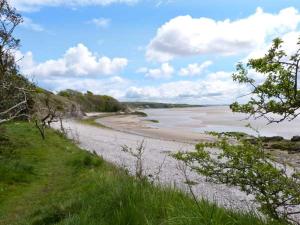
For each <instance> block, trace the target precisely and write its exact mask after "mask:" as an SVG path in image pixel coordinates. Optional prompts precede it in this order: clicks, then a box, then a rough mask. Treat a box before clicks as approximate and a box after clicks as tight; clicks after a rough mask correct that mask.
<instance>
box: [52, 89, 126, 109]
mask: <svg viewBox="0 0 300 225" xmlns="http://www.w3.org/2000/svg"><path fill="white" fill-rule="evenodd" d="M57 95H58V96H61V97H64V98H66V99H68V100H70V101H73V102H76V103H77V104H79V105H80V108H81V110H82V111H84V112H117V111H121V110H124V109H125V106H124V105H123V104H122V103H120V102H119V101H118V100H116V99H115V98H113V97H111V96H107V95H94V94H93V93H92V92H90V91H88V92H86V93H85V94H83V93H81V92H79V91H75V90H71V89H67V90H64V91H60V92H59V93H58V94H57Z"/></svg>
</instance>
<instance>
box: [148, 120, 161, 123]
mask: <svg viewBox="0 0 300 225" xmlns="http://www.w3.org/2000/svg"><path fill="white" fill-rule="evenodd" d="M146 121H149V122H152V123H159V121H158V120H146Z"/></svg>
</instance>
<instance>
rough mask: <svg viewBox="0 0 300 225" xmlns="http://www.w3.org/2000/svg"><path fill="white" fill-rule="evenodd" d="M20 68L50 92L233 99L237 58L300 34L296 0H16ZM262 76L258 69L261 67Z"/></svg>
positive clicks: (184, 99) (206, 101)
mask: <svg viewBox="0 0 300 225" xmlns="http://www.w3.org/2000/svg"><path fill="white" fill-rule="evenodd" d="M11 2H12V4H13V5H14V6H15V7H16V8H17V9H18V10H19V12H20V13H21V14H22V15H23V17H24V24H23V25H21V26H20V27H19V28H18V29H17V31H16V35H17V36H18V37H19V38H20V39H21V41H22V46H21V49H20V52H18V54H19V55H20V56H23V57H24V58H23V61H22V62H20V70H21V71H22V72H23V73H24V74H26V75H27V76H30V77H33V78H34V80H35V81H36V82H37V83H38V84H39V85H40V86H42V87H44V88H47V89H50V90H52V91H59V90H62V89H66V88H72V89H77V90H80V91H83V92H84V91H87V90H91V91H93V92H94V93H97V94H110V95H113V96H114V97H116V98H118V99H120V100H128V101H135V100H140V101H159V102H185V103H199V104H220V103H230V102H232V101H234V100H235V99H236V98H237V97H238V96H240V95H242V94H243V93H244V92H246V91H248V89H247V88H246V87H241V86H238V85H236V84H234V83H233V82H232V80H231V74H232V72H233V71H234V67H235V64H236V63H237V62H238V61H242V60H245V59H247V58H248V57H250V56H259V55H261V54H262V52H264V51H265V50H266V49H267V48H268V46H269V45H270V43H271V40H272V39H273V38H274V37H277V36H280V37H282V38H283V39H284V40H287V42H288V44H286V46H284V47H285V48H286V50H287V51H292V49H294V47H295V46H294V45H293V44H294V43H293V42H296V40H297V38H298V37H299V34H300V33H298V32H299V31H300V30H299V24H300V13H299V12H298V10H300V3H299V1H298V0H281V1H270V0H244V1H238V0H227V1H221V0H211V1H199V0H198V1H196V0H189V1H186V0H185V1H184V0H93V1H92V0H91V1H90V0H85V1H82V0H73V1H71V0H65V1H62V0H61V1H60V0H40V1H39V0H11ZM253 76H256V77H258V78H259V75H258V74H254V75H253Z"/></svg>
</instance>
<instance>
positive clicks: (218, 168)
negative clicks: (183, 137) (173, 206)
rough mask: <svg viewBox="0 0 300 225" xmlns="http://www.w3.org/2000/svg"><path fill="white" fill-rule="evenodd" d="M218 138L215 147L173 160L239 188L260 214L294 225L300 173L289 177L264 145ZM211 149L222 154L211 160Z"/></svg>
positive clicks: (181, 154)
mask: <svg viewBox="0 0 300 225" xmlns="http://www.w3.org/2000/svg"><path fill="white" fill-rule="evenodd" d="M230 137H231V138H232V136H230ZM219 138H220V139H219V140H218V141H217V142H215V143H201V144H198V145H196V151H193V152H185V153H184V152H179V153H177V154H175V155H174V157H175V158H176V159H178V160H181V161H183V162H185V163H186V164H187V165H188V166H189V167H190V168H191V169H192V170H194V171H196V172H197V173H200V174H202V175H205V176H206V177H208V179H209V180H210V181H212V182H215V183H224V184H228V185H233V186H239V187H240V188H241V190H242V191H244V192H246V193H247V194H253V195H254V196H255V199H256V200H257V202H258V203H259V204H260V210H261V211H262V212H263V213H265V214H266V215H268V216H269V217H270V218H273V219H274V220H276V221H281V222H284V221H285V222H288V221H290V222H295V221H294V220H293V215H296V214H300V212H299V210H298V205H300V190H299V185H300V173H297V172H294V173H293V174H290V172H288V171H287V170H286V168H285V167H284V166H279V165H276V164H275V163H273V162H272V161H271V159H270V157H269V155H268V154H267V153H266V152H265V151H264V148H263V145H262V142H260V143H257V144H251V143H250V142H249V141H248V140H241V139H239V136H237V137H236V143H234V144H232V139H230V138H229V137H228V136H226V135H219ZM208 148H217V149H219V150H220V151H219V152H218V153H217V155H216V156H212V154H211V152H210V151H209V149H208Z"/></svg>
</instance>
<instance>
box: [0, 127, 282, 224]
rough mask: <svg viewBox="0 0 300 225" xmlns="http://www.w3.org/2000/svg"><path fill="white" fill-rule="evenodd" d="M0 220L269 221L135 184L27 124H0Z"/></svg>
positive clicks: (58, 137)
mask: <svg viewBox="0 0 300 225" xmlns="http://www.w3.org/2000/svg"><path fill="white" fill-rule="evenodd" d="M0 224H1V225H15V224H16V225H23V224H24V225H25V224H26V225H27V224H28V225H29V224H31V225H50V224H60V225H63V224H64V225H67V224H69V225H79V224H82V225H150V224H151V225H159V224H161V225H192V224H194V225H196V224H197V225H266V224H269V225H271V224H272V225H275V224H278V223H275V222H269V223H267V222H265V223H263V222H261V221H260V220H259V219H257V218H255V217H254V216H253V215H249V214H248V215H245V214H241V213H233V212H231V211H227V210H224V209H222V208H218V207H216V206H215V205H213V204H208V203H207V202H205V201H201V202H200V209H199V208H198V207H197V206H196V204H195V203H194V201H193V200H192V199H191V198H190V197H189V196H188V195H186V194H183V193H181V192H179V191H177V190H174V189H172V188H164V187H155V186H153V185H151V184H149V183H147V182H139V181H137V180H135V179H134V178H133V177H131V176H129V175H128V174H126V172H125V171H124V170H122V169H118V168H116V167H114V166H113V165H111V164H109V163H107V162H105V161H104V160H103V159H101V158H100V157H98V156H96V155H94V154H91V153H88V152H86V151H84V150H81V149H79V148H78V147H76V146H75V145H74V144H73V143H72V142H71V141H69V140H67V139H65V138H64V137H63V136H62V135H60V134H59V133H57V132H55V131H52V130H47V135H46V140H45V141H43V140H42V139H41V137H40V136H39V134H38V131H37V130H36V129H35V128H34V126H33V125H30V124H28V123H10V124H7V125H5V126H4V127H3V126H2V127H0Z"/></svg>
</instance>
